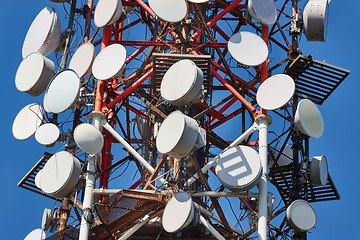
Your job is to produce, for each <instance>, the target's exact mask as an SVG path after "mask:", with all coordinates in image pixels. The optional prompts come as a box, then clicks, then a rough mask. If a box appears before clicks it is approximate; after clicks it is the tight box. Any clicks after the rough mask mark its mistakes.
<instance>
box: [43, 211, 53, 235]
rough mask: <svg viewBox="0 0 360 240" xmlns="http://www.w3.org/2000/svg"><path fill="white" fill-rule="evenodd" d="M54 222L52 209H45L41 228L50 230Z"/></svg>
mask: <svg viewBox="0 0 360 240" xmlns="http://www.w3.org/2000/svg"><path fill="white" fill-rule="evenodd" d="M52 221H53V214H52V211H51V209H48V208H45V209H44V212H43V216H42V221H41V228H42V229H43V230H48V229H49V228H50V226H51V223H52Z"/></svg>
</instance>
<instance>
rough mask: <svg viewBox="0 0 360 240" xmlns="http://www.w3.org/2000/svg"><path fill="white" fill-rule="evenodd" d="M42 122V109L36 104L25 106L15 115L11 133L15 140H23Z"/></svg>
mask: <svg viewBox="0 0 360 240" xmlns="http://www.w3.org/2000/svg"><path fill="white" fill-rule="evenodd" d="M42 120H43V108H42V107H41V105H39V104H37V103H32V104H29V105H27V106H25V107H24V108H23V109H21V110H20V112H19V113H18V114H17V115H16V117H15V120H14V122H13V125H12V132H13V135H14V137H15V138H16V139H18V140H24V139H27V138H29V137H31V136H32V135H33V134H34V133H35V132H36V130H37V129H38V127H39V126H40V124H41V123H42Z"/></svg>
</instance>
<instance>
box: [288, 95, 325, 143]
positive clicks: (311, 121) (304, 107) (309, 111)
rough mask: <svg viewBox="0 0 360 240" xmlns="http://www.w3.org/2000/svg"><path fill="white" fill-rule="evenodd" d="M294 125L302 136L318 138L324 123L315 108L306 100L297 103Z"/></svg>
mask: <svg viewBox="0 0 360 240" xmlns="http://www.w3.org/2000/svg"><path fill="white" fill-rule="evenodd" d="M294 123H295V125H296V127H297V128H298V129H299V130H300V131H301V132H302V133H304V134H306V135H308V136H309V137H312V138H320V137H321V136H322V135H323V133H324V121H323V118H322V115H321V113H320V111H319V109H318V108H317V106H316V105H315V104H314V103H313V102H312V101H310V100H308V99H303V100H301V101H300V102H299V104H298V106H297V109H296V113H295V120H294Z"/></svg>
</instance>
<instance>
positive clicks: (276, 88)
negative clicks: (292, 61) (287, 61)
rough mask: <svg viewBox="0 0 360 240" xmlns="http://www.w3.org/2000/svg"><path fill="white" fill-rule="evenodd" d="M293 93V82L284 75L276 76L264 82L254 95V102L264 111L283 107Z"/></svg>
mask: <svg viewBox="0 0 360 240" xmlns="http://www.w3.org/2000/svg"><path fill="white" fill-rule="evenodd" d="M294 93H295V82H294V80H293V79H292V78H291V77H290V76H289V75H286V74H277V75H274V76H272V77H270V78H268V79H267V80H265V81H264V82H263V83H262V84H261V85H260V87H259V89H258V91H257V93H256V101H257V103H258V104H259V106H260V107H261V108H263V109H266V110H275V109H279V108H281V107H283V106H284V105H286V103H288V102H289V101H290V99H291V98H292V97H293V95H294Z"/></svg>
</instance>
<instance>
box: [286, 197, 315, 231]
mask: <svg viewBox="0 0 360 240" xmlns="http://www.w3.org/2000/svg"><path fill="white" fill-rule="evenodd" d="M286 219H287V221H288V223H289V225H290V226H291V227H292V228H293V229H295V230H297V231H301V232H306V231H308V230H310V229H311V228H313V227H314V226H315V223H316V214H315V211H314V209H313V208H312V206H311V205H310V203H308V202H307V201H304V200H301V199H299V200H296V201H294V202H292V203H291V204H290V206H289V207H288V208H287V209H286Z"/></svg>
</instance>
